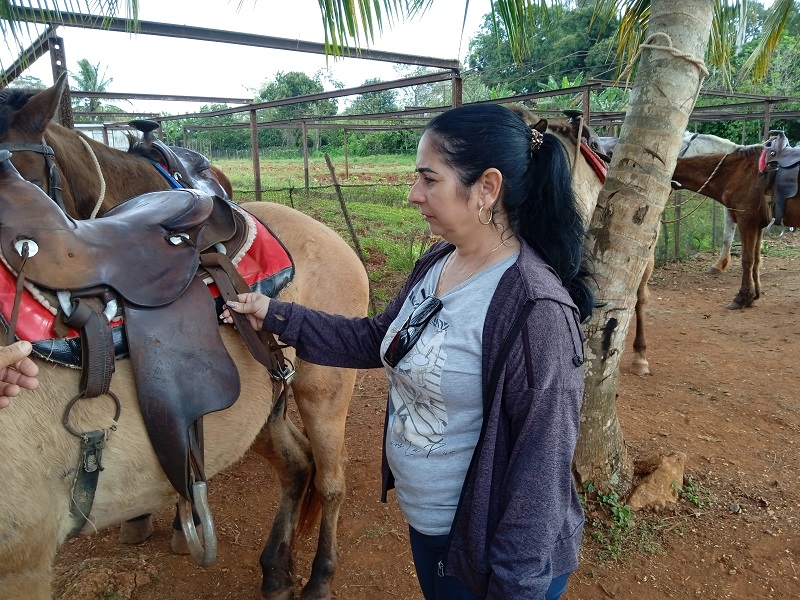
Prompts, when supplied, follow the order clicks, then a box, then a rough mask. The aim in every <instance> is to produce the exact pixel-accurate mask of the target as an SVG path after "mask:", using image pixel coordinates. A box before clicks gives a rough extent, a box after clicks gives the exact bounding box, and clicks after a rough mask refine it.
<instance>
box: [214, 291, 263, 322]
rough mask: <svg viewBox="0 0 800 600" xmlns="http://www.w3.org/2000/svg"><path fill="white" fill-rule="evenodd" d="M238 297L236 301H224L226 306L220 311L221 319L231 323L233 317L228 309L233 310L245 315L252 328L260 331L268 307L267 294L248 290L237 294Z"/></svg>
mask: <svg viewBox="0 0 800 600" xmlns="http://www.w3.org/2000/svg"><path fill="white" fill-rule="evenodd" d="M238 298H239V301H238V302H233V301H230V300H229V301H228V302H226V304H227V306H228V308H226V309H225V310H224V311H222V315H221V318H222V320H223V321H225V322H226V323H233V317H231V315H230V311H231V310H233V311H236V312H237V313H241V314H243V315H245V316H247V320H248V321H250V325H251V326H252V327H253V329H255V330H256V331H261V326H262V325H263V324H264V319H265V318H266V316H267V310H268V309H269V296H265V295H264V294H260V293H258V292H248V293H246V294H239V296H238Z"/></svg>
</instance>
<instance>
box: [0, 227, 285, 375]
mask: <svg viewBox="0 0 800 600" xmlns="http://www.w3.org/2000/svg"><path fill="white" fill-rule="evenodd" d="M246 214H247V221H248V224H249V227H250V228H251V233H250V237H251V238H252V243H251V244H250V245H249V247H247V246H245V248H243V252H244V253H243V254H242V253H241V252H240V254H241V256H240V257H239V259H238V261H237V259H236V258H234V259H233V260H234V263H235V264H236V269H237V270H238V271H239V273H240V274H241V275H242V277H243V278H244V280H245V281H246V282H247V283H248V284H249V285H250V287H251V288H253V289H258V290H259V291H263V292H264V293H267V294H268V295H275V294H277V292H278V291H280V289H281V288H282V287H283V286H284V285H286V283H288V282H289V281H290V280H291V278H292V275H293V264H292V259H291V257H290V256H289V253H288V252H287V250H286V248H284V246H283V244H281V242H280V240H278V239H277V238H276V237H275V235H274V234H273V233H272V232H271V231H270V230H269V229H268V228H267V227H266V226H265V225H264V224H263V223H261V222H260V221H259V220H258V219H256V218H255V217H253V216H252V215H250V214H249V213H246ZM276 276H277V277H276ZM271 278H273V280H272V281H271ZM16 285H17V280H16V277H15V275H14V274H13V273H12V272H11V271H9V269H8V267H7V266H6V265H5V264H4V263H2V262H0V313H2V316H3V318H4V319H5V320H6V323H8V322H10V319H11V312H12V310H13V307H14V298H15V295H16ZM208 288H209V291H210V292H211V294H212V295H213V296H214V297H218V296H219V291H218V290H217V288H216V286H215V285H213V284H210V285H209V286H208ZM55 319H56V315H55V308H54V307H51V306H50V303H49V302H47V301H46V300H45V299H44V297H43V296H42V295H41V294H36V290H35V289H34V290H33V291H32V290H31V289H29V288H28V287H27V286H26V288H25V289H24V290H23V292H22V299H21V300H20V306H19V316H18V317H17V327H16V335H17V337H18V338H19V339H21V340H28V341H29V342H32V343H34V351H35V350H36V347H37V345H38V344H36V343H35V342H42V341H44V340H54V339H55V338H56V337H57V334H56V333H55V330H54V329H53V325H54V323H55ZM120 325H122V320H121V319H117V320H115V321H114V322H113V323H112V327H113V328H114V329H115V330H117V329H119V332H117V331H115V333H120V332H121V331H122V329H121V328H120ZM120 334H121V333H120ZM116 337H117V336H116V335H115V338H116ZM79 338H80V332H78V331H76V330H74V329H73V330H70V331H69V333H68V334H67V337H66V338H63V339H64V340H73V339H79ZM49 354H50V353H47V354H46V355H43V357H44V358H48V357H49ZM56 362H62V361H61V360H56ZM70 362H71V361H70ZM64 364H66V363H64ZM72 366H79V365H77V364H73V365H72Z"/></svg>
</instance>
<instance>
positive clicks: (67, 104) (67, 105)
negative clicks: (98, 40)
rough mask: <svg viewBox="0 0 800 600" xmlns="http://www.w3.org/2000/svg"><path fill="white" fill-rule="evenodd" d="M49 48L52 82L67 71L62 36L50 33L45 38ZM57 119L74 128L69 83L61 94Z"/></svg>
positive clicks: (65, 125)
mask: <svg viewBox="0 0 800 600" xmlns="http://www.w3.org/2000/svg"><path fill="white" fill-rule="evenodd" d="M47 44H48V47H49V49H50V66H51V67H52V69H53V82H55V81H57V80H58V78H59V77H60V76H61V74H62V73H66V72H67V58H66V53H65V52H64V38H62V37H60V36H57V35H52V36H50V38H49V39H48V40H47ZM58 120H59V122H60V123H61V125H63V126H64V127H67V128H68V129H74V128H75V119H74V117H73V116H72V95H71V94H70V93H69V84H67V86H66V87H65V88H64V93H63V94H61V104H60V105H59V108H58Z"/></svg>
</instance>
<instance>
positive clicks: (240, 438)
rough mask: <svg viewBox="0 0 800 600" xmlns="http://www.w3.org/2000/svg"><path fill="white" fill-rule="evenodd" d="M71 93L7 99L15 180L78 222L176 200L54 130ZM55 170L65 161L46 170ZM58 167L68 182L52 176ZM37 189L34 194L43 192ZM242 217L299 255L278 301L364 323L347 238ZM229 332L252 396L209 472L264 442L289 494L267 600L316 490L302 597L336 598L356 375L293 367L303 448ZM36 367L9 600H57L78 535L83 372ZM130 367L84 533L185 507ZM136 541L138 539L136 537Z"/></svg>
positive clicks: (10, 531)
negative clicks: (316, 515) (62, 553)
mask: <svg viewBox="0 0 800 600" xmlns="http://www.w3.org/2000/svg"><path fill="white" fill-rule="evenodd" d="M65 84H66V79H65V78H62V79H61V80H60V81H59V82H57V84H56V85H55V86H53V87H52V88H50V89H48V90H45V91H42V92H40V93H36V94H34V95H30V94H24V93H20V92H18V91H12V90H5V91H2V92H0V147H3V146H5V147H6V148H7V149H11V151H12V153H13V157H12V161H13V163H14V165H15V166H16V169H17V170H18V171H19V172H20V173H21V174H22V175H23V176H24V177H25V178H26V179H28V180H29V181H31V182H34V183H36V184H37V185H39V187H41V188H42V189H43V190H44V191H46V192H49V193H50V195H51V196H52V193H53V191H54V190H53V189H52V188H53V186H54V182H55V183H56V184H57V185H59V186H60V188H61V197H62V199H63V204H64V206H65V207H66V209H67V212H68V213H69V214H70V215H71V216H72V217H74V218H78V219H86V218H89V217H91V216H92V214H93V213H95V212H98V213H99V214H100V215H102V214H103V213H104V212H105V211H107V210H108V209H110V208H111V207H113V206H115V205H117V204H118V203H120V202H122V201H123V200H126V199H128V198H131V197H133V196H137V195H140V194H143V193H145V192H150V191H154V190H161V189H167V188H168V185H167V183H166V181H165V180H164V179H163V178H162V176H161V175H160V174H159V173H158V172H157V171H156V170H155V169H154V168H153V166H152V164H151V163H150V162H149V161H148V160H145V159H143V158H140V157H137V156H134V155H132V154H129V153H125V152H120V151H118V150H115V149H113V148H109V147H107V146H105V145H103V144H101V143H99V142H95V141H93V140H90V139H88V138H86V137H85V136H83V135H81V134H79V133H76V132H75V131H72V130H69V129H66V128H64V127H61V126H59V125H57V124H55V123H53V122H52V119H53V116H54V114H55V111H56V109H57V107H58V105H59V100H60V96H61V92H62V90H63V87H64V86H65ZM26 144H27V145H28V146H26ZM9 146H10V147H9ZM26 148H28V149H26ZM46 159H47V160H50V161H51V162H52V163H54V164H53V166H52V167H51V168H49V169H48V168H47V167H46ZM53 168H55V169H57V172H58V175H59V178H58V179H53V177H51V173H50V172H51V171H53ZM59 179H60V183H59V181H58V180H59ZM26 185H27V184H26ZM31 189H32V190H33V191H36V190H35V188H33V186H31ZM243 207H244V208H246V209H247V210H248V211H249V212H251V214H253V215H255V216H256V217H257V218H258V219H260V220H261V221H262V222H264V223H267V224H268V225H269V227H270V228H271V229H272V231H273V232H274V233H275V234H276V235H277V236H278V237H279V238H280V239H281V241H282V242H283V244H284V245H285V246H286V247H287V249H288V251H289V252H290V254H291V256H292V259H293V261H294V265H295V270H296V275H295V278H294V280H293V282H292V284H291V285H289V286H288V287H286V288H285V289H284V291H283V292H281V296H280V297H281V299H283V300H287V301H296V302H299V303H302V304H304V305H307V306H310V307H313V308H316V309H319V310H324V311H327V312H332V313H339V314H344V315H349V316H354V317H355V316H363V315H365V314H366V310H367V301H368V281H367V277H366V273H365V271H364V268H363V266H362V265H361V263H360V261H359V259H358V257H357V256H356V254H355V253H354V252H353V250H352V249H351V248H350V247H349V246H348V245H347V244H346V243H345V242H344V241H343V240H342V239H341V238H340V237H339V236H338V235H337V234H336V233H334V232H333V231H332V230H331V229H329V228H328V227H326V226H324V225H322V224H320V223H318V222H316V221H314V220H313V219H311V218H310V217H308V216H305V215H303V214H301V213H299V212H297V211H295V210H293V209H290V208H288V207H285V206H281V205H276V204H270V203H249V204H245V205H243ZM221 335H222V338H223V341H224V343H225V346H226V348H227V350H228V353H229V354H230V355H231V357H232V358H233V360H234V362H235V364H236V365H237V367H238V371H239V373H240V379H241V393H240V396H239V398H238V400H237V401H236V403H235V404H234V405H233V406H232V407H231V408H229V409H226V410H223V411H220V412H217V413H212V414H209V415H206V417H205V419H204V438H205V468H206V469H205V470H206V474H207V475H208V476H209V477H210V476H212V475H213V474H215V473H217V472H219V471H220V470H222V469H224V468H226V467H228V466H229V465H231V464H233V463H235V462H236V461H238V460H239V459H240V458H241V457H242V455H243V454H244V452H245V451H246V450H247V449H248V448H249V447H250V446H251V445H252V444H253V443H254V440H255V445H254V449H255V450H256V451H257V452H258V453H259V454H261V455H263V456H265V457H266V458H267V459H268V460H269V461H270V463H271V464H273V466H275V468H276V469H277V471H278V474H279V479H280V481H281V484H282V496H281V499H280V501H279V504H278V508H277V511H276V515H275V520H274V523H273V526H272V530H271V532H270V536H269V539H268V540H267V542H266V545H265V547H264V550H263V553H262V555H261V566H262V570H263V573H264V578H263V584H262V588H261V592H262V595H263V597H264V598H267V599H282V600H286V599H288V598H291V597H293V586H294V577H293V574H292V548H293V539H294V536H295V532H296V529H297V527H298V522H299V519H300V513H301V507H302V506H303V505H304V499H305V498H306V493H307V492H308V491H314V492H316V494H317V495H318V496H317V497H318V498H319V499H320V501H321V504H322V507H321V523H320V530H319V542H318V546H317V553H316V556H315V559H314V562H313V566H312V571H311V574H310V576H309V579H308V583H307V584H306V585H305V587H304V588H303V591H302V597H303V598H304V599H311V598H314V599H318V598H330V597H331V588H330V584H331V580H332V578H333V576H334V573H335V570H336V563H337V547H336V527H337V519H338V516H339V512H340V507H341V503H342V500H343V498H344V492H345V474H344V469H345V461H346V456H345V447H344V432H345V418H346V415H347V410H348V405H349V402H350V397H351V394H352V390H353V386H354V382H355V375H356V373H355V371H354V370H348V369H333V368H329V367H320V366H317V365H312V364H308V363H305V362H303V361H295V362H296V368H297V373H296V378H295V383H294V385H293V391H294V398H295V400H296V403H297V406H298V409H299V414H300V416H301V418H302V424H303V426H304V428H305V432H306V435H307V437H305V436H304V435H303V434H301V433H300V432H299V430H298V429H297V428H296V427H294V426H293V425H292V424H291V421H290V420H288V419H285V418H284V417H283V413H282V411H278V413H280V414H276V415H272V416H271V415H270V405H271V400H272V393H271V390H272V385H273V382H272V381H271V379H270V377H269V375H268V374H267V372H266V369H264V368H263V367H262V366H261V364H259V363H258V362H256V361H255V359H254V358H253V357H252V356H251V355H250V353H249V351H248V350H247V348H246V346H245V344H244V343H243V341H242V339H241V337H240V336H239V335H238V334H237V333H236V331H235V330H234V329H233V328H231V327H227V326H225V327H222V328H221ZM287 356H288V358H289V359H290V360H295V356H294V353H293V351H292V349H287ZM37 362H39V368H40V385H39V388H38V389H37V390H36V391H30V392H26V393H25V394H23V396H22V397H20V398H19V399H18V400H17V401H16V402H15V403H14V404H13V405H12V406H11V407H10V408H7V409H5V410H2V411H0V431H2V435H0V455H2V456H3V460H2V461H0V481H2V482H3V486H2V487H3V491H2V493H0V598H3V600H47V599H49V598H50V594H51V592H50V583H51V579H52V563H53V560H54V557H55V554H56V551H57V549H58V547H59V546H60V545H61V543H62V542H63V541H64V540H65V538H66V536H67V533H68V532H69V531H70V530H71V528H72V525H73V521H72V517H71V516H70V510H69V508H70V498H71V493H72V483H73V480H74V473H75V470H76V465H77V461H78V456H79V450H78V444H79V441H78V440H77V438H75V437H74V436H73V435H72V434H71V433H69V432H68V431H67V430H66V429H65V428H64V426H63V425H62V423H61V419H62V416H63V413H64V409H65V406H66V405H67V404H68V403H69V402H70V398H71V397H72V396H74V395H75V394H76V392H77V390H78V384H79V375H80V374H79V372H77V371H76V370H74V369H69V368H66V367H61V366H54V365H53V364H51V363H45V362H44V361H41V360H39V359H37ZM129 363H130V361H128V360H122V361H117V366H116V372H115V373H114V376H113V378H112V382H111V389H112V391H113V392H114V393H115V394H116V395H117V396H118V397H119V400H120V404H121V416H120V419H119V423H118V425H117V427H116V430H115V431H114V432H113V433H111V435H109V438H108V441H107V443H106V447H105V450H104V452H103V467H104V470H103V472H102V474H101V475H100V477H99V482H98V488H97V491H96V496H95V500H94V504H93V507H92V510H91V514H90V515H88V516H89V522H88V523H87V524H86V526H85V527H84V528H83V530H82V532H81V533H87V534H88V533H92V532H93V531H96V530H97V529H100V528H103V527H108V526H110V525H113V524H115V523H123V522H125V521H126V520H128V519H133V518H135V517H138V516H139V515H143V514H147V513H151V512H156V511H159V510H162V509H163V508H165V507H166V506H169V505H170V504H172V503H174V501H175V497H176V494H175V493H174V489H173V488H172V486H171V485H170V483H169V481H168V480H167V478H166V476H165V475H164V472H163V470H162V469H161V467H160V465H159V462H158V460H157V459H156V456H155V453H154V451H153V449H152V446H151V444H150V442H149V440H148V436H147V433H146V431H145V428H144V424H143V421H142V417H141V413H140V410H139V406H138V402H137V399H136V394H135V386H134V382H133V373H132V370H131V367H130V364H129ZM186 376H187V377H191V376H192V374H191V365H187V369H186ZM80 404H83V403H80ZM87 404H89V405H91V406H90V407H89V408H87V407H84V406H76V409H75V410H73V412H72V416H71V417H70V418H71V419H74V420H75V422H77V423H80V424H81V425H82V426H83V427H89V428H95V429H96V428H106V427H108V426H109V422H108V421H109V417H110V416H111V415H113V411H112V410H111V407H110V401H106V400H105V399H104V397H100V398H98V399H96V400H92V401H91V402H89V403H87ZM268 416H269V417H270V418H269V421H268ZM211 485H213V480H212V481H211ZM212 508H213V507H212ZM136 536H137V534H136V533H134V534H132V535H129V539H130V538H131V537H133V538H136Z"/></svg>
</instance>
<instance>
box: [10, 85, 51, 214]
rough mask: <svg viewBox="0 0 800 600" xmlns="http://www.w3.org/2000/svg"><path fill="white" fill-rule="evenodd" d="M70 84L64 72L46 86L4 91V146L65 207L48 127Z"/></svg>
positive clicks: (25, 172)
mask: <svg viewBox="0 0 800 600" xmlns="http://www.w3.org/2000/svg"><path fill="white" fill-rule="evenodd" d="M66 86H67V74H66V73H63V74H62V75H61V76H60V77H59V78H58V80H57V81H56V83H55V84H54V85H53V87H51V88H48V89H46V90H42V91H39V90H31V89H22V88H20V89H9V88H6V89H4V90H3V91H2V92H0V149H4V150H8V151H10V152H12V153H13V159H12V160H13V162H14V166H15V167H16V169H17V171H19V173H20V175H22V177H24V178H25V179H27V180H28V181H30V182H31V183H34V184H36V185H37V186H39V187H40V188H41V189H43V190H44V191H45V192H46V193H47V194H48V195H49V196H50V197H51V198H53V200H55V201H56V203H57V204H59V206H61V207H62V208H63V206H64V203H63V200H61V181H60V176H59V173H58V168H57V166H56V164H55V153H54V151H53V148H51V147H50V146H49V145H48V144H47V142H46V140H45V129H47V126H48V125H49V124H50V122H51V121H52V120H53V118H54V117H55V115H56V112H57V110H58V107H59V105H60V103H61V95H62V94H63V92H64V89H65V88H66Z"/></svg>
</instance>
